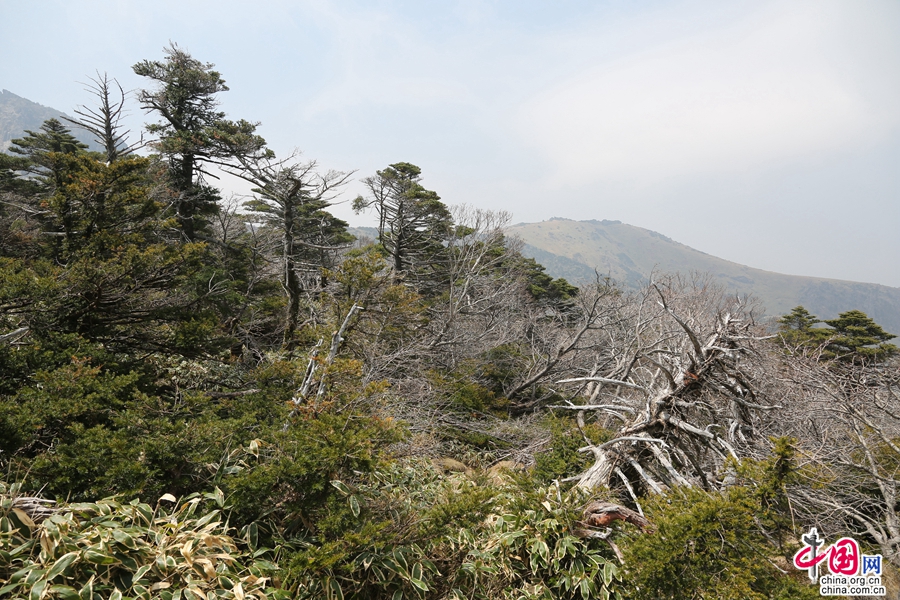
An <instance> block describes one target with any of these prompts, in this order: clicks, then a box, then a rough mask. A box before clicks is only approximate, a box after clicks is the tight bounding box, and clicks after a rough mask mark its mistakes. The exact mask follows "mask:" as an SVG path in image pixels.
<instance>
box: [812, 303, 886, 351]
mask: <svg viewBox="0 0 900 600" xmlns="http://www.w3.org/2000/svg"><path fill="white" fill-rule="evenodd" d="M825 323H826V324H827V325H830V326H831V327H832V328H833V331H832V332H831V335H832V337H831V339H830V341H829V343H828V345H827V346H826V353H825V356H826V357H827V358H835V359H838V360H840V361H844V362H865V361H875V362H881V361H884V360H885V359H887V358H888V357H891V356H893V355H895V354H897V352H898V348H897V346H895V345H894V344H888V343H887V341H888V340H890V339H893V338H895V337H897V336H895V335H893V334H891V333H887V332H886V331H885V330H884V329H882V328H881V326H880V325H878V324H877V323H875V321H873V320H872V319H870V318H869V317H868V316H867V315H866V313H864V312H862V311H858V310H850V311H847V312H843V313H841V314H840V315H838V318H837V319H826V320H825Z"/></svg>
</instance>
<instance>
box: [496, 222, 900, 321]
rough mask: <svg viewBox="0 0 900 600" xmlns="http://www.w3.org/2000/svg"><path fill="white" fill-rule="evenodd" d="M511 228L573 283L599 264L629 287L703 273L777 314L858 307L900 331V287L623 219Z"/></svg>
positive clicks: (828, 314)
mask: <svg viewBox="0 0 900 600" xmlns="http://www.w3.org/2000/svg"><path fill="white" fill-rule="evenodd" d="M509 233H510V235H514V236H516V237H519V238H520V239H521V240H522V241H523V242H525V248H524V250H523V253H524V254H525V255H527V256H530V257H532V258H534V259H535V260H537V261H538V262H540V263H541V264H542V265H544V266H545V267H546V268H547V271H548V273H550V274H551V275H553V276H554V277H565V278H567V279H569V280H570V281H573V282H580V281H585V280H589V279H592V278H593V277H594V270H595V269H596V271H597V272H599V273H600V274H601V275H609V276H610V277H612V278H613V279H615V280H617V281H619V282H622V283H624V284H625V285H627V286H629V287H637V286H639V285H641V284H642V283H643V282H646V280H647V279H648V278H649V276H650V275H651V273H653V272H681V273H688V272H691V271H699V272H704V273H710V274H711V275H713V277H715V279H716V280H717V281H718V282H719V283H721V284H722V285H724V286H725V287H727V288H728V289H731V290H734V291H735V292H739V293H751V294H753V295H755V296H756V297H758V298H760V299H761V300H762V302H763V304H764V305H765V307H766V311H767V313H768V314H771V315H781V314H785V313H787V312H789V311H790V309H791V308H793V307H795V306H797V305H800V304H802V305H803V306H805V307H806V308H807V309H808V310H809V311H810V312H812V313H813V314H815V315H817V316H818V317H819V318H834V317H836V316H837V315H838V314H839V313H841V312H844V311H847V310H852V309H858V310H861V311H863V312H865V313H867V314H868V315H869V316H871V317H872V318H873V319H875V321H877V322H878V323H880V324H882V325H883V326H884V327H885V329H887V330H888V331H890V332H891V333H896V334H900V288H892V287H888V286H884V285H878V284H874V283H858V282H852V281H843V280H839V279H823V278H819V277H802V276H796V275H784V274H781V273H773V272H771V271H764V270H762V269H754V268H752V267H748V266H745V265H741V264H738V263H734V262H731V261H728V260H724V259H721V258H718V257H715V256H712V255H710V254H706V253H705V252H700V251H699V250H694V249H693V248H691V247H689V246H685V245H684V244H681V243H679V242H676V241H674V240H672V239H670V238H668V237H666V236H664V235H662V234H659V233H656V232H655V231H650V230H649V229H644V228H642V227H635V226H633V225H627V224H625V223H622V222H621V221H595V220H591V221H571V220H568V219H551V220H549V221H542V222H540V223H519V224H517V225H513V226H512V227H510V228H509Z"/></svg>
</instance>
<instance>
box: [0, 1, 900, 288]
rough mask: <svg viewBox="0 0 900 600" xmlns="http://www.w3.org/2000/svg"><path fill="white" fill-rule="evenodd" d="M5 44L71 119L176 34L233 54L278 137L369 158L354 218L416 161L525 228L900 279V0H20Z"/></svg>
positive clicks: (451, 190)
mask: <svg viewBox="0 0 900 600" xmlns="http://www.w3.org/2000/svg"><path fill="white" fill-rule="evenodd" d="M0 39H2V40H3V41H4V43H3V46H2V47H3V50H0V88H5V89H7V90H9V91H11V92H13V93H15V94H18V95H20V96H23V97H25V98H28V99H29V100H33V101H35V102H39V103H41V104H44V105H46V106H52V107H53V108H56V109H59V110H63V111H66V112H69V113H70V114H71V111H72V110H73V109H74V108H76V107H77V106H79V105H82V104H87V105H90V103H91V100H92V97H91V96H90V94H88V93H87V92H85V91H84V86H83V85H82V84H81V83H79V82H85V81H87V77H89V76H91V75H94V73H95V72H97V71H99V72H101V73H102V72H106V73H108V74H109V75H110V76H111V77H116V78H117V79H118V80H119V81H120V82H121V83H122V85H123V87H125V88H126V89H128V90H133V89H139V88H141V87H145V86H147V85H148V82H146V81H142V80H141V78H139V77H137V76H136V75H134V73H133V72H132V70H131V66H132V65H133V64H134V63H136V62H138V61H140V60H143V59H153V60H158V59H162V58H163V48H164V47H165V46H167V45H168V44H169V43H170V42H174V43H177V44H178V45H179V46H180V47H182V48H183V49H186V50H188V51H189V52H190V53H191V54H192V55H193V56H194V58H197V59H198V60H202V61H204V62H211V63H215V65H216V69H217V70H218V71H220V72H221V73H222V76H223V77H224V79H225V80H226V82H227V84H228V86H229V87H230V91H228V92H225V93H223V94H221V97H220V100H221V110H223V111H224V112H226V113H227V114H228V116H229V117H230V118H233V119H247V120H250V121H259V122H260V123H261V125H260V127H259V130H258V131H259V133H261V134H262V135H263V136H264V137H265V138H266V140H267V141H268V143H269V146H270V147H271V148H272V149H273V150H274V151H275V152H276V154H278V155H279V156H286V155H288V154H290V153H291V152H292V151H293V150H294V149H299V150H301V151H302V152H303V156H304V157H305V158H307V159H314V160H316V161H317V162H318V164H319V165H320V166H321V168H323V169H325V170H327V169H337V170H342V171H355V178H356V181H355V182H354V183H351V184H350V185H349V186H348V188H347V191H346V192H345V194H344V195H343V197H342V198H343V200H345V201H346V202H344V203H343V204H339V205H337V206H335V207H334V212H335V214H337V215H338V216H340V217H341V218H344V219H345V220H347V221H349V222H350V223H351V225H367V224H371V223H372V222H373V221H372V217H371V216H367V215H355V214H354V213H353V212H352V210H351V209H350V206H349V205H350V200H351V199H352V198H353V197H355V196H356V195H357V194H358V193H362V192H363V191H364V189H363V187H362V184H361V183H360V182H359V180H360V179H362V178H363V177H366V176H369V175H372V174H374V172H375V171H376V170H377V169H383V168H384V167H386V166H388V165H389V164H392V163H396V162H401V161H404V162H411V163H414V164H416V165H418V166H419V167H421V168H422V176H423V184H424V185H425V187H427V188H429V189H433V190H435V191H437V192H438V194H440V196H441V197H442V199H443V200H444V201H445V202H446V203H447V204H463V203H466V204H472V205H476V206H479V207H483V208H488V209H492V210H507V211H510V212H511V213H512V214H513V222H535V221H541V220H545V219H549V218H552V217H562V218H568V219H576V220H585V219H598V220H602V219H610V220H621V221H623V222H625V223H628V224H631V225H636V226H639V227H644V228H647V229H651V230H654V231H658V232H660V233H663V234H665V235H667V236H669V237H671V238H673V239H675V240H676V241H679V242H681V243H684V244H687V245H688V246H691V247H693V248H696V249H698V250H701V251H704V252H707V253H709V254H713V255H716V256H719V257H721V258H725V259H728V260H732V261H735V262H738V263H742V264H746V265H749V266H752V267H757V268H761V269H766V270H770V271H777V272H782V273H789V274H794V275H811V276H818V277H831V278H836V279H848V280H853V281H866V282H873V283H881V284H885V285H890V286H895V287H900V102H898V99H900V2H897V1H896V0H867V1H866V2H860V1H858V0H844V1H835V0H809V1H806V0H795V1H791V2H785V1H772V2H767V1H765V0H754V1H746V2H744V1H738V0H736V1H722V0H706V1H690V0H689V1H678V0H670V1H666V2H662V1H642V2H634V1H625V0H615V1H600V0H592V1H577V0H556V1H555V2H532V1H530V0H514V1H513V0H510V1H494V2H491V1H484V2H475V1H471V0H442V1H440V2H437V1H432V2H428V1H422V0H419V1H409V2H402V1H386V0H385V1H380V0H369V1H365V2H363V1H359V2H354V1H327V0H309V1H304V0H292V1H287V0H266V1H265V2H259V3H257V5H255V6H252V7H251V5H250V3H249V2H239V1H229V0H216V1H200V0H179V1H170V0H154V1H153V2H137V1H114V0H106V1H102V0H80V1H79V2H71V1H68V0H62V1H49V0H46V1H45V0H33V1H30V2H22V1H21V0H0ZM150 118H151V117H148V116H146V115H144V114H143V113H142V112H141V110H140V108H139V107H138V106H137V105H136V104H135V103H132V104H131V115H130V116H129V119H130V120H129V124H130V125H131V127H132V129H133V130H134V131H138V130H139V129H140V128H141V124H142V123H144V122H146V121H147V120H148V119H150ZM222 185H223V187H224V188H225V189H226V191H228V192H235V193H243V192H246V189H245V188H243V187H242V186H240V185H239V184H237V183H235V182H229V181H224V182H223V184H222Z"/></svg>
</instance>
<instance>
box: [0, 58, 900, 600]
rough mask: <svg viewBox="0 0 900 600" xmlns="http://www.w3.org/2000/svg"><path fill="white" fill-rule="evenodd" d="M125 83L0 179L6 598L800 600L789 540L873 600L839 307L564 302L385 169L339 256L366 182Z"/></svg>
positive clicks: (895, 404) (586, 291)
mask: <svg viewBox="0 0 900 600" xmlns="http://www.w3.org/2000/svg"><path fill="white" fill-rule="evenodd" d="M133 68H134V71H135V73H137V74H138V75H140V76H142V77H143V78H144V81H145V83H146V85H145V87H144V88H143V89H142V90H139V91H137V92H136V93H135V94H134V95H133V96H129V95H128V94H125V93H124V92H123V91H122V90H121V88H120V87H119V86H118V84H117V82H116V81H115V79H112V78H110V77H107V76H106V75H97V77H96V78H95V79H93V80H92V82H93V83H92V90H93V96H92V100H93V103H92V104H89V105H86V106H84V107H81V108H80V109H78V110H77V111H76V117H73V119H72V120H71V121H66V122H62V121H59V120H49V121H46V122H45V123H44V125H43V126H42V127H41V128H40V130H37V131H28V132H27V134H26V135H25V136H24V137H22V138H21V139H17V140H15V141H14V143H13V146H12V147H11V149H10V153H9V154H5V155H4V154H0V469H2V477H0V597H4V598H5V597H9V598H35V599H37V598H65V599H69V598H71V599H75V598H79V599H82V600H88V599H92V598H115V599H120V598H163V599H165V600H175V599H199V598H235V599H237V600H241V599H243V598H260V599H264V598H304V599H305V598H309V599H319V598H327V599H340V598H346V599H351V598H352V599H391V600H400V599H404V598H405V599H410V600H411V599H417V598H420V599H457V600H462V599H478V598H481V599H510V600H513V599H516V600H518V599H526V598H546V599H550V598H582V599H588V598H619V599H626V598H641V599H656V598H671V599H675V598H679V599H680V598H685V599H688V598H690V599H699V598H709V599H712V598H716V599H763V598H779V599H785V600H787V599H802V598H814V597H819V591H818V588H817V587H816V586H814V585H813V584H812V583H811V582H810V580H809V578H808V577H807V573H806V572H803V571H799V570H797V569H795V568H794V567H793V565H792V563H791V560H792V557H793V556H794V554H795V553H796V552H797V551H798V549H799V548H800V544H801V542H800V536H801V535H802V534H803V533H805V532H806V531H807V530H808V529H809V528H811V527H817V528H818V531H819V532H820V534H821V535H822V536H823V537H825V538H827V539H828V540H837V539H838V538H840V537H843V536H851V537H854V538H855V539H856V540H858V541H859V543H860V545H861V546H862V549H863V551H865V552H866V553H868V554H881V555H882V556H883V560H884V565H885V567H884V568H885V574H884V579H885V581H886V585H888V588H889V590H892V593H894V594H896V593H897V592H898V590H900V582H898V578H897V575H896V573H897V568H898V567H900V498H898V494H900V370H898V362H897V347H896V346H894V345H892V344H891V343H890V340H891V339H892V338H893V337H894V336H892V335H891V334H890V333H887V332H885V331H884V330H883V329H882V328H881V327H880V326H878V324H876V323H875V322H873V321H872V319H870V318H869V317H868V316H866V315H865V314H864V313H862V312H860V311H858V310H854V307H846V312H844V313H842V314H841V315H840V316H839V317H838V318H836V319H828V320H825V321H824V322H822V321H820V320H819V319H818V318H817V317H816V316H815V315H812V314H810V313H809V312H808V311H807V310H805V309H804V308H803V307H797V308H796V309H794V311H793V312H792V313H790V314H788V315H784V316H783V317H781V318H780V319H770V318H765V317H764V316H763V314H764V313H763V309H764V307H762V306H759V305H757V304H755V303H754V301H753V300H752V299H751V298H742V297H735V296H733V295H729V294H727V293H725V292H724V291H723V290H721V289H719V288H717V287H716V286H715V285H713V284H712V283H711V282H710V279H709V278H708V277H705V276H704V275H702V274H694V275H675V274H673V275H667V274H658V275H657V276H655V277H654V279H653V280H652V281H650V282H647V284H646V285H645V286H644V287H643V289H641V290H639V291H633V290H626V289H625V288H621V287H619V286H617V284H616V282H614V281H611V280H608V279H605V278H603V277H600V276H598V277H597V278H596V280H595V281H594V282H593V283H591V284H590V285H585V286H581V287H576V286H573V285H571V284H570V283H569V282H567V281H565V280H563V279H553V278H552V277H550V276H549V275H548V274H547V273H546V272H545V269H544V268H543V267H542V266H541V265H540V264H538V263H536V262H535V261H534V260H532V259H528V258H525V257H524V256H523V255H522V254H521V253H520V251H519V247H518V245H517V242H516V240H514V239H511V238H509V237H507V236H506V235H505V234H504V228H505V226H506V225H507V223H508V221H509V215H507V214H504V213H497V212H490V211H486V210H482V209H479V208H477V207H472V206H448V205H446V204H444V203H443V202H442V201H441V198H440V196H439V191H432V190H429V189H427V187H426V186H427V173H423V172H422V171H421V169H420V168H419V167H417V166H415V165H414V164H412V163H409V162H397V163H394V164H390V165H386V166H385V167H384V168H383V169H382V170H378V171H376V172H375V173H373V174H362V175H361V177H362V182H363V183H364V185H365V188H366V189H367V193H366V194H364V195H361V196H359V197H358V198H356V200H355V201H353V207H354V209H355V210H357V211H358V212H363V211H366V212H368V213H369V214H371V215H374V216H375V218H377V221H378V226H377V232H378V233H377V238H376V239H364V238H355V237H354V236H352V235H350V234H349V233H348V225H347V223H346V222H344V221H342V220H341V219H338V218H336V217H335V216H334V215H332V214H331V213H330V212H329V207H330V206H331V203H332V202H333V201H334V200H335V199H336V198H337V197H338V196H339V195H340V194H341V193H342V192H343V190H344V186H345V184H347V183H348V182H349V181H350V178H351V175H353V176H354V177H360V176H358V175H354V174H350V173H343V172H337V171H333V170H328V169H327V168H323V167H322V166H320V165H318V164H317V163H316V162H315V161H314V160H310V159H308V158H304V157H303V156H301V155H299V154H297V153H294V154H290V155H287V156H276V155H275V153H274V152H273V151H272V150H271V149H270V148H269V147H267V145H266V142H265V140H264V139H263V138H262V137H260V136H259V135H258V133H257V131H256V130H257V125H258V124H256V123H254V122H251V121H247V120H231V119H229V118H228V117H227V116H226V114H225V113H223V112H221V110H220V106H221V105H220V101H221V100H222V98H221V94H222V93H223V92H225V91H227V90H228V88H227V87H226V84H225V80H224V79H223V76H222V75H221V74H220V73H218V72H217V71H216V70H215V68H214V66H213V65H212V64H208V63H204V62H201V61H199V60H197V59H195V58H193V57H192V56H191V55H190V54H189V53H187V52H186V51H185V50H183V49H181V48H179V47H178V46H176V45H171V46H170V47H168V48H167V49H166V50H165V53H164V55H163V57H162V58H161V59H159V60H143V61H141V62H138V63H137V64H135V65H134V67H133ZM131 102H133V103H135V104H136V105H137V106H139V107H140V108H141V109H143V110H144V111H145V112H146V115H147V119H148V120H149V124H148V125H147V126H146V131H145V132H144V133H143V134H142V135H141V134H137V135H131V136H129V135H128V133H127V132H125V131H124V130H123V129H122V127H121V126H120V118H121V116H122V114H123V111H125V110H127V105H128V104H129V103H131ZM72 128H82V129H86V130H88V131H90V132H92V133H93V134H94V135H95V136H96V138H97V140H98V143H99V144H100V146H102V147H103V149H104V150H103V152H93V151H89V150H88V149H87V147H86V146H85V145H84V144H82V143H81V142H78V141H77V140H76V139H75V138H74V137H73V136H72V134H71V131H72ZM221 172H226V173H230V174H231V175H233V176H236V177H239V178H241V179H243V180H245V181H247V182H249V183H250V184H251V185H252V186H253V192H252V195H250V196H248V197H241V198H234V197H225V196H224V194H223V193H222V192H221V191H220V190H219V189H218V188H217V186H216V184H217V180H216V176H217V174H220V173H221Z"/></svg>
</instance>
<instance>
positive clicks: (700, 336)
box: [553, 278, 778, 500]
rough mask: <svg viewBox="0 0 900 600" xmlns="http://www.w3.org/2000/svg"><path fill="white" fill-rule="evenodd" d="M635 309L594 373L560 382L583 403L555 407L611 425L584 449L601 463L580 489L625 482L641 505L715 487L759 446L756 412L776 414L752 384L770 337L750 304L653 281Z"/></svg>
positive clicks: (675, 282) (692, 286)
mask: <svg viewBox="0 0 900 600" xmlns="http://www.w3.org/2000/svg"><path fill="white" fill-rule="evenodd" d="M630 311H631V314H629V315H627V318H625V316H623V320H622V322H621V323H620V324H619V325H618V326H617V327H616V328H608V329H607V331H606V333H607V334H608V335H610V336H612V337H613V338H614V339H611V340H610V341H609V344H608V352H607V354H606V355H605V356H603V357H602V358H603V360H600V361H598V362H597V363H595V365H594V367H593V368H592V370H591V372H590V373H588V374H587V375H585V376H580V377H569V378H566V379H562V380H560V381H559V382H558V383H559V384H561V385H562V384H567V385H578V386H580V388H579V389H580V391H581V392H582V393H583V394H586V396H587V397H584V396H582V399H581V400H573V401H570V402H568V403H566V404H563V405H557V406H554V407H553V408H555V409H562V410H570V411H576V412H577V413H578V414H579V415H580V416H581V417H582V418H583V416H584V414H585V413H587V412H597V413H601V414H603V415H607V419H613V420H614V421H613V422H612V423H614V425H612V427H613V428H614V429H615V431H616V434H615V437H614V438H613V439H612V440H610V441H607V442H605V443H603V444H596V445H595V444H588V445H587V446H586V447H585V448H582V451H585V452H591V453H593V455H594V459H595V460H594V464H593V465H592V466H591V467H590V468H588V470H587V471H585V472H584V473H582V474H581V475H580V476H579V477H577V478H575V479H576V480H577V482H578V483H577V485H578V486H580V487H584V488H595V487H598V486H616V485H617V484H619V483H621V484H622V485H624V487H625V489H626V490H628V492H629V493H630V494H631V495H632V496H633V497H634V498H635V500H636V498H637V496H638V495H640V494H641V493H660V492H663V491H664V490H665V489H666V488H670V487H673V486H702V487H703V488H705V489H716V488H718V487H719V486H720V482H719V480H718V477H719V474H720V473H721V472H722V467H723V465H724V464H725V462H726V461H727V459H728V458H729V457H732V458H734V459H739V458H741V457H742V456H745V455H747V454H748V453H750V452H751V451H752V450H753V449H754V447H755V446H756V445H757V444H758V441H759V440H758V432H757V428H756V426H755V425H756V422H757V419H758V414H759V413H760V412H766V411H772V410H774V409H777V408H778V407H777V406H775V405H771V404H767V403H766V402H765V401H764V400H763V399H762V398H761V394H759V393H758V390H757V385H756V383H755V380H756V377H755V373H754V370H757V369H758V368H759V365H758V364H757V363H758V360H759V358H760V356H761V355H760V353H759V351H758V350H757V344H758V342H759V341H760V340H761V339H763V338H764V337H765V336H764V335H763V332H762V331H761V330H760V328H759V327H758V326H757V325H756V323H755V319H754V317H753V314H752V311H751V310H750V309H749V307H748V306H747V304H746V302H745V301H743V300H741V299H740V298H730V299H727V298H725V297H724V296H723V295H722V293H721V292H720V291H717V290H716V289H715V288H714V287H713V286H710V285H709V283H708V281H705V280H703V279H698V278H694V279H693V280H691V281H688V282H685V281H682V280H681V279H679V278H673V279H669V280H667V281H665V282H658V283H652V284H651V285H649V286H648V288H646V289H645V290H644V291H643V293H642V294H640V295H639V296H638V297H637V298H636V299H635V300H634V302H633V303H632V304H631V306H630ZM580 420H581V419H579V421H580ZM607 423H608V426H609V425H610V422H609V421H607Z"/></svg>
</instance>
